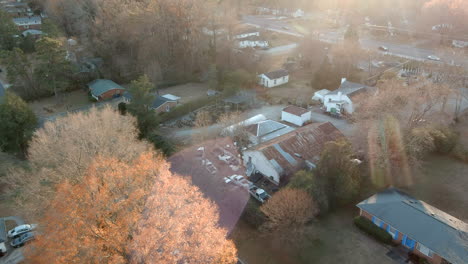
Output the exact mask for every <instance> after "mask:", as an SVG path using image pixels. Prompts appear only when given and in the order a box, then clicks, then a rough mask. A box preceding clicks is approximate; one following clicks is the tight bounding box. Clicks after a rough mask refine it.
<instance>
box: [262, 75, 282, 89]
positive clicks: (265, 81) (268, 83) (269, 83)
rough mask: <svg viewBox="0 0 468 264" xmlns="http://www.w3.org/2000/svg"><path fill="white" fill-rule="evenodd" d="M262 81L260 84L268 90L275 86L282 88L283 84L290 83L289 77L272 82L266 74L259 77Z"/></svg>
mask: <svg viewBox="0 0 468 264" xmlns="http://www.w3.org/2000/svg"><path fill="white" fill-rule="evenodd" d="M259 78H260V81H259V84H260V85H262V86H265V87H267V88H271V87H275V86H280V85H282V84H285V83H288V82H289V75H287V76H284V77H281V78H278V79H274V80H271V79H270V78H268V77H267V76H266V75H265V74H261V75H260V76H259Z"/></svg>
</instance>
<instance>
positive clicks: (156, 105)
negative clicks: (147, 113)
mask: <svg viewBox="0 0 468 264" xmlns="http://www.w3.org/2000/svg"><path fill="white" fill-rule="evenodd" d="M176 106H177V100H173V99H169V98H166V97H163V96H159V95H157V96H156V99H154V101H153V104H152V105H151V108H152V109H153V110H154V111H155V112H156V113H164V112H170V111H171V110H172V109H173V108H174V107H176Z"/></svg>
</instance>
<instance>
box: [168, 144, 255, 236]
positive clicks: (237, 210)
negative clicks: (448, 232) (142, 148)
mask: <svg viewBox="0 0 468 264" xmlns="http://www.w3.org/2000/svg"><path fill="white" fill-rule="evenodd" d="M168 161H169V163H170V164H171V167H170V170H171V172H172V173H174V174H177V175H181V176H184V177H188V178H190V180H191V182H192V183H193V184H194V185H196V186H197V187H198V188H200V191H202V192H203V194H204V195H205V196H206V197H208V199H210V200H212V201H213V202H215V203H216V205H217V208H218V209H219V225H220V226H221V227H223V228H226V229H227V230H228V232H230V231H232V230H233V229H234V227H235V226H236V223H237V222H238V220H239V218H240V216H241V215H242V212H243V211H244V208H245V206H246V204H247V202H248V200H249V197H250V196H249V192H248V184H247V186H245V185H241V184H237V183H241V181H229V180H226V179H228V178H233V176H234V177H236V178H241V179H242V178H244V177H245V167H244V166H243V164H242V161H241V159H240V155H239V152H238V150H237V147H236V146H235V145H234V142H233V141H232V140H231V139H230V138H217V139H213V140H209V141H206V142H203V143H202V144H200V145H196V146H192V147H188V148H186V149H184V150H182V151H180V152H178V153H176V154H174V155H172V156H171V157H169V159H168ZM246 181H247V180H246V179H244V180H243V181H242V182H246Z"/></svg>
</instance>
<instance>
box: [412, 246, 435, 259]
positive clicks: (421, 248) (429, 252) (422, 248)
mask: <svg viewBox="0 0 468 264" xmlns="http://www.w3.org/2000/svg"><path fill="white" fill-rule="evenodd" d="M416 249H417V250H418V251H419V252H421V253H423V254H424V255H426V256H428V257H431V258H432V256H434V252H432V250H430V249H428V248H427V247H425V246H424V245H423V244H421V243H418V244H417V245H416Z"/></svg>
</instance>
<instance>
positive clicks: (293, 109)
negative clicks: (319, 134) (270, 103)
mask: <svg viewBox="0 0 468 264" xmlns="http://www.w3.org/2000/svg"><path fill="white" fill-rule="evenodd" d="M283 112H286V113H290V114H293V115H296V116H302V115H303V114H305V113H308V112H310V111H309V110H307V109H305V108H302V107H299V106H295V105H290V106H288V107H286V108H284V109H283Z"/></svg>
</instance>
